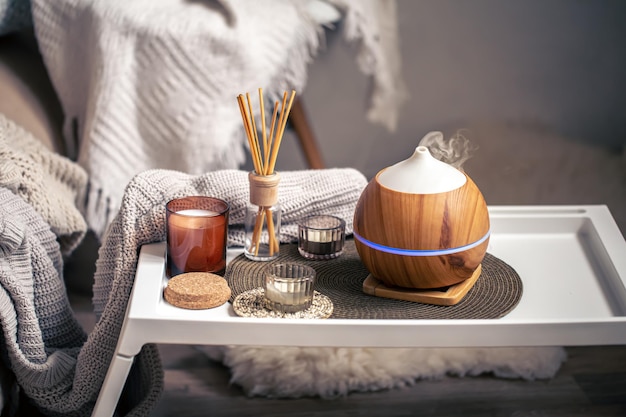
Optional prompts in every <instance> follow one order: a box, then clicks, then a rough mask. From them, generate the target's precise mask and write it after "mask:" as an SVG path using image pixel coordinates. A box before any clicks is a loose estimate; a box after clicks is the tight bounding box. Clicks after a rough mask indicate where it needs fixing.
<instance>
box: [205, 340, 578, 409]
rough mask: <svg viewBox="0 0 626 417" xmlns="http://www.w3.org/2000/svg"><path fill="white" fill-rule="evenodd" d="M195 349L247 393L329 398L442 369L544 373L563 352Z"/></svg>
mask: <svg viewBox="0 0 626 417" xmlns="http://www.w3.org/2000/svg"><path fill="white" fill-rule="evenodd" d="M198 349H200V350H201V351H202V352H204V353H206V354H207V356H208V357H209V358H211V359H212V360H215V361H219V362H222V363H223V364H224V365H226V366H228V367H229V368H230V372H231V383H234V384H237V385H240V386H241V387H242V388H243V390H244V392H245V393H246V394H247V395H249V396H265V397H273V398H298V397H315V396H319V397H322V398H334V397H341V396H345V395H348V394H349V393H351V392H366V391H378V390H384V389H392V388H399V387H403V386H408V385H412V384H414V383H416V382H417V381H418V380H420V379H432V378H439V377H443V376H446V375H450V376H460V377H464V376H477V375H481V374H493V375H494V376H496V377H501V378H520V379H526V380H534V379H548V378H551V377H553V376H554V375H555V374H556V372H557V371H558V370H559V368H560V366H561V364H562V363H563V362H564V361H565V360H566V358H567V355H566V353H565V349H563V348H561V347H529V348H528V347H524V348H521V347H520V348H444V349H440V348H423V349H422V348H393V349H391V348H389V349H387V348H319V347H311V348H300V347H281V348H270V347H253V346H198Z"/></svg>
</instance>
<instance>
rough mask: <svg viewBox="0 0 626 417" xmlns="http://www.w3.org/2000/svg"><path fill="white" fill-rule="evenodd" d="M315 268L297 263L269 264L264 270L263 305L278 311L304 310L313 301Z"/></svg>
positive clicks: (294, 311) (293, 311)
mask: <svg viewBox="0 0 626 417" xmlns="http://www.w3.org/2000/svg"><path fill="white" fill-rule="evenodd" d="M314 287H315V270H314V269H313V268H311V267H310V266H307V265H302V264H298V263H280V264H274V265H269V266H268V268H267V269H266V272H265V280H264V290H265V307H266V308H268V309H270V310H273V311H277V312H280V313H296V312H298V311H302V310H306V309H307V308H309V307H310V306H311V303H312V302H313V292H314Z"/></svg>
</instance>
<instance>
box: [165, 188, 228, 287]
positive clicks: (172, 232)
mask: <svg viewBox="0 0 626 417" xmlns="http://www.w3.org/2000/svg"><path fill="white" fill-rule="evenodd" d="M165 209H166V219H167V222H166V227H167V233H166V236H167V255H166V274H167V276H168V277H170V278H171V277H173V276H175V275H178V274H182V273H186V272H212V273H215V274H219V275H223V274H224V272H225V270H226V248H227V240H228V215H229V212H230V206H229V204H228V203H227V202H226V201H224V200H221V199H219V198H214V197H204V196H190V197H183V198H177V199H174V200H171V201H169V202H168V203H167V204H166V206H165Z"/></svg>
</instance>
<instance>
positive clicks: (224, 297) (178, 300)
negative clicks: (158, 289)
mask: <svg viewBox="0 0 626 417" xmlns="http://www.w3.org/2000/svg"><path fill="white" fill-rule="evenodd" d="M230 295H231V291H230V287H229V286H228V283H227V282H226V280H225V279H224V278H222V277H221V276H219V275H216V274H212V273H209V272H189V273H186V274H180V275H176V276H175V277H172V278H171V279H170V280H169V281H168V283H167V286H166V287H165V290H163V297H164V298H165V300H166V301H167V302H168V303H170V304H172V305H174V306H176V307H181V308H187V309H191V310H201V309H207V308H214V307H218V306H221V305H222V304H224V303H225V302H226V301H228V299H229V298H230Z"/></svg>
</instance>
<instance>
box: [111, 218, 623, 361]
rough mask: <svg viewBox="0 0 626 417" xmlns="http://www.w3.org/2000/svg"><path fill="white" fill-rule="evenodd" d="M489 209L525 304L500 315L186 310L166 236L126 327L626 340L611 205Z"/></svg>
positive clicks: (336, 341) (152, 253)
mask: <svg viewBox="0 0 626 417" xmlns="http://www.w3.org/2000/svg"><path fill="white" fill-rule="evenodd" d="M489 212H490V219H491V227H492V236H491V239H490V244H489V248H488V251H489V252H490V253H492V254H493V255H495V256H497V257H498V258H500V259H502V260H503V261H505V262H506V263H508V264H509V265H511V266H512V267H513V268H515V270H516V271H517V272H518V274H519V275H520V277H521V279H522V281H523V295H522V298H521V300H520V302H519V304H518V305H517V306H516V307H515V309H514V310H513V311H511V312H510V313H509V314H508V315H506V316H504V317H502V318H500V319H480V320H351V319H328V320H303V319H271V318H263V319H260V318H243V317H238V316H237V315H236V314H235V313H234V311H233V309H232V306H231V305H230V304H229V303H227V304H224V305H222V306H220V307H218V308H215V309H210V310H198V311H194V310H185V309H181V308H177V307H174V306H172V305H170V304H169V303H167V302H166V301H164V300H163V297H162V291H163V288H164V287H165V285H166V284H167V278H166V277H165V275H164V252H165V244H164V243H163V242H161V243H155V244H149V245H145V246H144V247H143V248H142V250H141V254H140V258H139V263H138V267H137V275H136V281H135V286H134V289H133V294H132V295H131V301H130V303H129V309H128V311H127V319H126V322H127V323H126V324H127V325H128V324H129V323H132V324H133V326H132V327H136V328H137V331H141V332H149V333H151V334H153V335H154V337H152V338H150V339H151V340H150V341H152V342H155V343H189V344H219V345H228V344H248V345H252V344H254V345H286V346H287V345H290V346H380V347H383V346H388V347H394V346H395V347H410V346H413V347H419V346H421V347H436V346H549V345H560V346H567V345H569V346H571V345H612V344H616V345H621V344H626V241H625V240H624V237H623V236H622V234H621V233H620V231H619V228H618V227H617V224H616V223H615V221H614V219H613V217H612V216H611V214H610V212H609V210H608V208H607V207H606V206H492V207H490V208H489ZM230 255H231V257H232V256H234V255H235V252H232V253H231V254H230ZM126 330H129V329H126ZM126 334H128V332H126ZM131 334H132V332H131ZM144 334H147V333H144ZM144 339H145V338H138V341H137V344H138V345H137V346H132V345H133V343H132V342H130V343H129V341H128V340H127V341H126V342H125V343H123V345H124V346H121V347H120V350H128V352H127V354H129V355H131V356H132V355H133V354H135V353H136V352H137V351H138V350H139V348H140V346H139V344H141V343H143V342H145V340H144ZM153 339H154V340H153ZM121 353H124V352H121Z"/></svg>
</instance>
